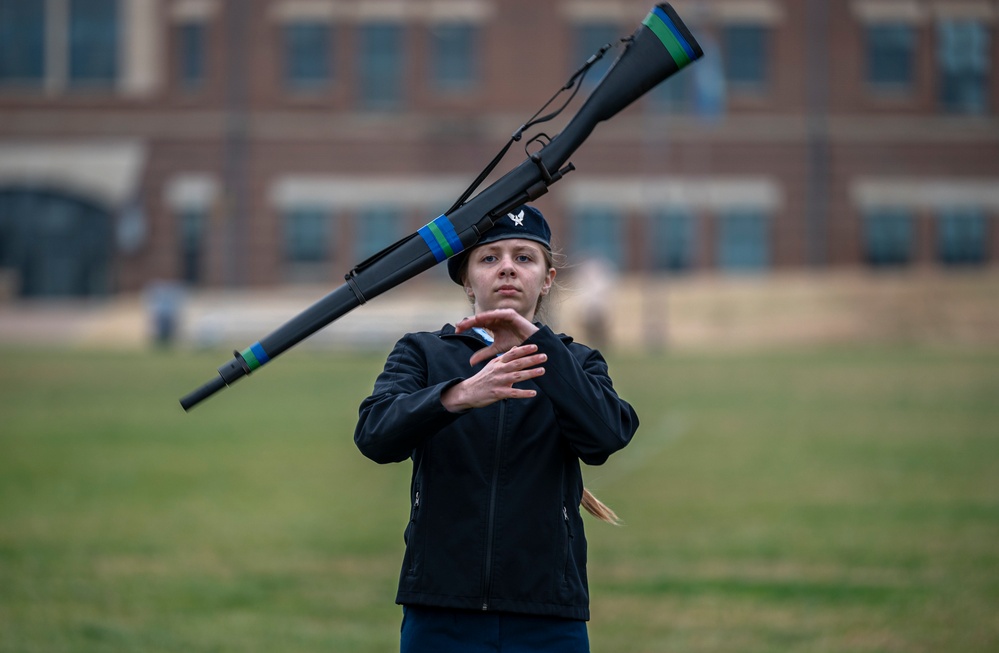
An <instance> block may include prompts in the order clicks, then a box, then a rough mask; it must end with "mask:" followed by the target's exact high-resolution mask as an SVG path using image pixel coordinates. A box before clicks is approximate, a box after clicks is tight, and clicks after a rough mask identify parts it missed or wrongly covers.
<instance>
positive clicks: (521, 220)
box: [507, 210, 524, 227]
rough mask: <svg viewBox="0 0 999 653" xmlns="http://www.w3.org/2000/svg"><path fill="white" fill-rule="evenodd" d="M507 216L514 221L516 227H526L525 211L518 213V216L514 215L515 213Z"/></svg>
mask: <svg viewBox="0 0 999 653" xmlns="http://www.w3.org/2000/svg"><path fill="white" fill-rule="evenodd" d="M507 216H509V217H510V219H511V220H513V224H514V226H516V227H523V226H524V211H523V210H522V211H521V212H520V213H518V214H517V215H514V214H513V213H507Z"/></svg>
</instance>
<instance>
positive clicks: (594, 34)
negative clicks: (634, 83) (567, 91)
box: [569, 22, 622, 88]
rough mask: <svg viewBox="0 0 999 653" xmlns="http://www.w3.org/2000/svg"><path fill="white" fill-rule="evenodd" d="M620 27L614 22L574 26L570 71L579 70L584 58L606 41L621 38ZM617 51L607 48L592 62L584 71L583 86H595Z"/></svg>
mask: <svg viewBox="0 0 999 653" xmlns="http://www.w3.org/2000/svg"><path fill="white" fill-rule="evenodd" d="M621 36H622V35H621V33H620V29H619V28H618V26H617V25H616V24H615V23H606V22H604V23H582V24H579V25H577V26H576V28H575V37H574V42H575V55H576V56H575V59H573V60H572V61H570V62H569V67H570V72H575V71H577V70H579V68H580V66H582V65H583V64H584V63H586V60H587V59H589V58H590V57H592V56H593V55H594V54H596V53H597V51H599V50H600V48H602V47H603V46H605V45H607V44H608V43H611V44H614V43H617V42H618V41H619V40H620V39H621ZM618 52H619V51H617V50H608V51H607V52H606V53H605V54H604V56H603V58H602V59H600V61H598V62H596V63H595V64H593V67H592V68H590V70H589V72H587V73H586V80H585V81H584V83H583V86H584V87H588V88H592V87H593V86H596V84H597V82H599V81H600V80H601V79H602V78H603V76H604V74H605V73H606V72H607V69H608V68H610V66H611V63H613V62H614V58H615V57H616V56H617V54H618Z"/></svg>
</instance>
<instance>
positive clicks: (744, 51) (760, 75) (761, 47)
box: [724, 25, 769, 87]
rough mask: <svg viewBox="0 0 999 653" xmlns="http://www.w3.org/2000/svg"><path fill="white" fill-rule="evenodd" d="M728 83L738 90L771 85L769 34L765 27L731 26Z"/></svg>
mask: <svg viewBox="0 0 999 653" xmlns="http://www.w3.org/2000/svg"><path fill="white" fill-rule="evenodd" d="M724 39H725V52H724V54H725V79H726V80H727V81H728V82H729V83H731V84H735V85H736V86H741V87H760V86H764V85H766V83H767V59H768V57H769V52H768V50H769V44H768V41H769V32H768V30H767V28H766V27H764V26H763V25H727V26H726V27H725V29H724Z"/></svg>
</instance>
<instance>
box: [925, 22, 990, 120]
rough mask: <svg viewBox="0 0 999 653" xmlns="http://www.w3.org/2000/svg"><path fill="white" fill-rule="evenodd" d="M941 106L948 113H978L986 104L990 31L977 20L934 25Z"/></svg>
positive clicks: (987, 100) (980, 112)
mask: <svg viewBox="0 0 999 653" xmlns="http://www.w3.org/2000/svg"><path fill="white" fill-rule="evenodd" d="M937 42H938V44H937V48H938V49H937V64H938V66H939V71H940V81H939V93H940V106H941V108H943V110H944V111H946V112H947V113H962V114H976V115H980V114H983V113H986V112H987V110H988V105H989V87H988V79H989V72H990V71H989V68H990V64H989V51H990V49H991V47H990V43H989V31H988V29H986V27H985V25H984V24H983V23H981V22H979V21H976V20H944V21H941V22H940V23H939V24H938V26H937Z"/></svg>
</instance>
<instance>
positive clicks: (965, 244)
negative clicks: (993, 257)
mask: <svg viewBox="0 0 999 653" xmlns="http://www.w3.org/2000/svg"><path fill="white" fill-rule="evenodd" d="M987 243H988V222H987V218H986V215H985V212H984V211H983V210H982V209H979V208H952V209H943V210H941V211H940V213H939V214H938V215H937V258H938V259H939V260H940V262H941V263H944V264H945V265H976V264H981V263H984V262H985V259H986V253H987V250H986V245H987Z"/></svg>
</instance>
